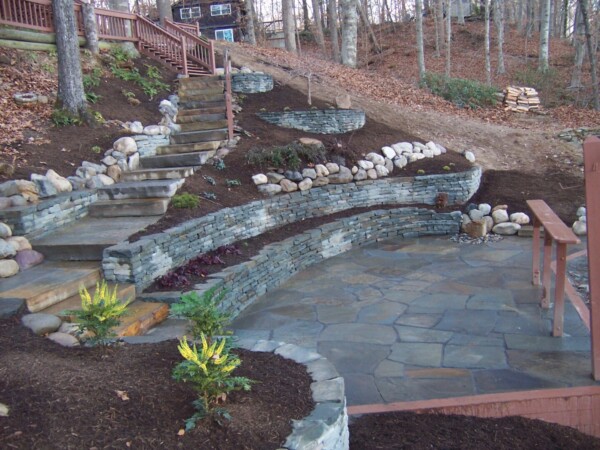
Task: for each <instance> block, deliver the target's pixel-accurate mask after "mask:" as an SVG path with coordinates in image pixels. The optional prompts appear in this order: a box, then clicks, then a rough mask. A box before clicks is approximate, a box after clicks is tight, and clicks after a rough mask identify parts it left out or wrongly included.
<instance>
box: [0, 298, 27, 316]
mask: <svg viewBox="0 0 600 450" xmlns="http://www.w3.org/2000/svg"><path fill="white" fill-rule="evenodd" d="M24 308H25V300H23V299H22V298H3V299H2V300H1V301H0V319H8V318H9V317H13V316H16V315H17V314H19V313H20V312H21V311H22V310H23V309H24Z"/></svg>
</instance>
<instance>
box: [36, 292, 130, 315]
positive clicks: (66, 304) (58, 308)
mask: <svg viewBox="0 0 600 450" xmlns="http://www.w3.org/2000/svg"><path fill="white" fill-rule="evenodd" d="M115 286H116V288H117V298H118V299H119V300H120V301H121V302H125V301H127V300H130V299H131V300H133V299H135V284H114V283H108V287H109V289H110V292H111V293H112V291H113V289H114V288H115ZM87 290H88V292H89V293H90V295H91V296H93V295H94V293H95V292H96V286H95V285H94V286H91V287H89V288H88V289H87ZM68 310H81V296H80V295H79V292H78V293H77V294H75V295H72V296H70V297H68V298H66V299H64V300H62V301H61V302H58V303H55V304H54V305H52V306H49V307H48V308H45V309H43V310H42V311H40V312H43V313H47V314H54V315H55V316H58V317H60V318H62V319H63V320H66V321H68V322H72V321H73V319H74V316H70V315H69V314H67V313H66V311H68Z"/></svg>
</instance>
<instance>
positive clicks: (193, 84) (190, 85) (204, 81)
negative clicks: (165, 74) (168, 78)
mask: <svg viewBox="0 0 600 450" xmlns="http://www.w3.org/2000/svg"><path fill="white" fill-rule="evenodd" d="M223 85H224V81H223V79H222V78H221V77H220V76H215V75H212V76H205V77H200V78H180V79H179V88H180V89H182V88H183V89H201V88H205V87H217V86H223Z"/></svg>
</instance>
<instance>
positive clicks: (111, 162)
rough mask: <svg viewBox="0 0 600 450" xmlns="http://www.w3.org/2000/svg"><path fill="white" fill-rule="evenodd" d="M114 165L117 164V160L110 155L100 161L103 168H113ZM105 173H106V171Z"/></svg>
mask: <svg viewBox="0 0 600 450" xmlns="http://www.w3.org/2000/svg"><path fill="white" fill-rule="evenodd" d="M116 163H117V158H115V157H114V156H112V155H108V156H105V157H104V158H103V159H102V164H104V165H105V166H113V165H115V164H116ZM107 171H108V169H107Z"/></svg>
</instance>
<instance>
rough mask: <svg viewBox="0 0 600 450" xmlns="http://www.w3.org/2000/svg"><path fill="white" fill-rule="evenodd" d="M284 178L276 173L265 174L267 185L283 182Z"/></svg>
mask: <svg viewBox="0 0 600 450" xmlns="http://www.w3.org/2000/svg"><path fill="white" fill-rule="evenodd" d="M284 178H285V177H284V176H283V175H281V174H280V173H276V172H268V173H267V180H268V182H269V183H273V184H279V182H280V181H281V180H283V179H284Z"/></svg>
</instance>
